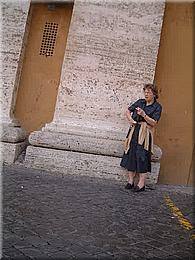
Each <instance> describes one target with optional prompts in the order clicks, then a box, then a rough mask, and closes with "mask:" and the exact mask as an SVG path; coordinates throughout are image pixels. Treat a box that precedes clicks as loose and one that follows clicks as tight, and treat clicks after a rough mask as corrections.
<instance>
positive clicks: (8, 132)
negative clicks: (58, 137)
mask: <svg viewBox="0 0 195 260" xmlns="http://www.w3.org/2000/svg"><path fill="white" fill-rule="evenodd" d="M1 127H2V128H1V131H0V140H1V141H3V142H10V143H17V142H19V141H24V140H25V139H26V136H27V133H26V131H25V130H24V129H23V128H21V127H10V126H9V125H7V124H2V125H1Z"/></svg>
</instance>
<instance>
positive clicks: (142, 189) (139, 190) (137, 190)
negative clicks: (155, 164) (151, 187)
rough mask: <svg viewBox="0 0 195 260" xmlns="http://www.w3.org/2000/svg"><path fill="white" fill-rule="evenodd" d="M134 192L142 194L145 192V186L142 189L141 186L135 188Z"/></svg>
mask: <svg viewBox="0 0 195 260" xmlns="http://www.w3.org/2000/svg"><path fill="white" fill-rule="evenodd" d="M133 191H134V192H141V191H145V186H143V187H142V188H140V187H139V186H135V188H134V189H133Z"/></svg>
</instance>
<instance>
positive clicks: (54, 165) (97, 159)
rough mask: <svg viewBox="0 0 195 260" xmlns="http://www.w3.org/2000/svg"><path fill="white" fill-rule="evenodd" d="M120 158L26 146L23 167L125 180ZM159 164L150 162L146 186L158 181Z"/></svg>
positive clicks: (124, 171)
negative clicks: (150, 169) (150, 168)
mask: <svg viewBox="0 0 195 260" xmlns="http://www.w3.org/2000/svg"><path fill="white" fill-rule="evenodd" d="M120 161H121V158H120V157H114V156H107V155H97V154H90V153H83V152H75V151H66V150H60V149H51V148H46V147H36V146H31V145H30V146H28V147H27V150H26V156H25V161H24V165H25V166H26V167H31V168H35V169H41V170H48V171H51V172H55V173H57V174H59V175H61V176H63V175H65V174H75V175H87V176H90V177H98V178H105V179H116V180H126V173H127V172H126V170H125V169H123V168H122V167H121V166H120ZM159 169H160V163H159V162H152V173H150V174H148V177H147V181H146V183H147V184H155V183H157V181H158V175H159Z"/></svg>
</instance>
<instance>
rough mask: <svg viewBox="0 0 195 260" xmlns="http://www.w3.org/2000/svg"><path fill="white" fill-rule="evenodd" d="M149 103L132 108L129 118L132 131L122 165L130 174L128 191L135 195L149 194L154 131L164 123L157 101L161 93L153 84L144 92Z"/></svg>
mask: <svg viewBox="0 0 195 260" xmlns="http://www.w3.org/2000/svg"><path fill="white" fill-rule="evenodd" d="M143 90H144V95H145V99H139V100H137V101H136V102H135V103H134V104H132V105H131V106H130V107H129V108H128V110H127V112H126V116H127V119H128V121H129V123H130V129H129V132H128V134H127V137H126V141H125V152H124V155H123V158H122V160H121V163H120V165H121V166H122V167H124V168H126V169H127V170H128V183H127V185H126V186H125V188H126V189H133V191H135V192H141V191H144V190H145V178H146V174H147V172H151V153H152V152H153V134H154V127H155V126H156V124H157V122H158V121H159V119H160V116H161V111H162V106H161V105H160V104H159V103H158V102H157V101H156V100H157V98H158V91H157V89H156V88H155V86H154V85H153V84H146V85H145V86H144V88H143ZM136 173H137V174H138V175H139V181H138V183H137V185H136V186H135V185H134V177H135V174H136Z"/></svg>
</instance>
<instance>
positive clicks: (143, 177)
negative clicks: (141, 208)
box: [137, 173, 147, 188]
mask: <svg viewBox="0 0 195 260" xmlns="http://www.w3.org/2000/svg"><path fill="white" fill-rule="evenodd" d="M138 175H139V181H138V183H137V186H139V188H142V187H144V186H145V180H146V175H147V173H138Z"/></svg>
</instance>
